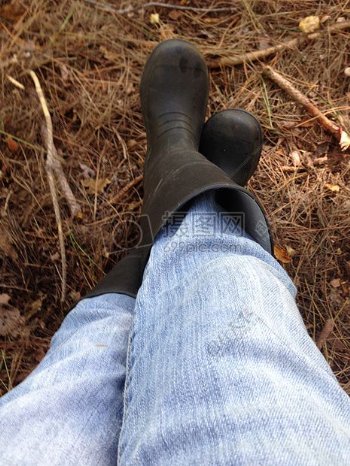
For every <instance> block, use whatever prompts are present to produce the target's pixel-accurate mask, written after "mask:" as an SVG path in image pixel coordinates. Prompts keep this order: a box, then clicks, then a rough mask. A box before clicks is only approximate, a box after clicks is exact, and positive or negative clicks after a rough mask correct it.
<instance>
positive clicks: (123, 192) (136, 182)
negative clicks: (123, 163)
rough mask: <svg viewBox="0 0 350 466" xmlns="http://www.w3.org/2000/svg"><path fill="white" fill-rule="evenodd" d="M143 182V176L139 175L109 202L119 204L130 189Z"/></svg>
mask: <svg viewBox="0 0 350 466" xmlns="http://www.w3.org/2000/svg"><path fill="white" fill-rule="evenodd" d="M142 180H143V175H139V176H137V177H136V178H134V179H133V180H131V181H130V182H129V183H128V184H127V185H126V186H124V188H122V189H121V190H120V191H119V193H117V194H116V195H115V196H114V197H112V199H111V200H110V201H109V202H110V203H111V204H118V202H120V200H121V199H122V198H123V197H124V195H125V194H126V193H127V192H128V191H129V189H131V188H133V187H134V186H136V185H137V184H139V183H140V182H141V181H142Z"/></svg>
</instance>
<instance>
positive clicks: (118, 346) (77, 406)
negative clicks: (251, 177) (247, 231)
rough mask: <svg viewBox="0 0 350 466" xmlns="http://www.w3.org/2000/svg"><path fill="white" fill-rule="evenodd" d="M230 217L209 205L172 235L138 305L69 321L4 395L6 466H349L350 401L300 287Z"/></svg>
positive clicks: (150, 268)
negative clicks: (310, 324)
mask: <svg viewBox="0 0 350 466" xmlns="http://www.w3.org/2000/svg"><path fill="white" fill-rule="evenodd" d="M219 211H220V209H219V207H218V206H217V205H216V204H215V202H214V200H213V197H212V196H210V195H209V196H207V195H206V196H201V197H200V198H199V199H197V200H196V201H195V202H194V203H193V205H192V208H191V210H190V212H189V213H188V214H187V215H186V216H185V218H184V219H181V218H178V219H177V220H176V219H174V221H173V223H172V224H170V223H169V224H168V225H167V226H166V227H165V228H164V229H163V231H162V232H161V233H160V234H159V235H158V237H157V239H156V241H155V244H154V246H153V248H152V252H151V256H150V259H149V263H148V265H147V268H146V271H145V274H144V279H143V284H142V287H141V289H140V291H139V293H138V295H137V299H136V302H135V300H133V299H132V298H128V297H126V296H122V295H117V294H110V295H103V296H100V297H98V298H91V299H86V300H83V301H81V302H80V303H79V304H78V305H77V306H76V307H75V309H73V310H72V311H71V312H70V313H69V314H68V316H67V317H66V319H65V320H64V322H63V324H62V326H61V328H60V329H59V331H58V332H57V333H56V335H55V337H54V338H53V340H52V346H51V349H50V351H49V352H48V354H47V356H46V357H45V358H44V360H43V361H42V362H41V364H40V365H39V366H38V367H37V369H36V370H35V371H34V372H33V373H32V374H31V375H30V376H29V377H28V378H27V379H26V380H25V381H24V382H23V383H22V384H20V385H19V386H18V387H16V388H15V389H14V390H12V391H11V392H10V393H9V394H7V395H5V396H4V397H3V398H2V399H0V460H1V461H0V462H1V464H10V465H12V464H14V465H17V464H18V465H46V464H47V465H97V464H102V465H105V464H106V465H109V464H116V463H117V459H118V463H119V464H120V465H169V464H171V465H192V464H198V465H212V464H215V465H236V464H237V465H253V464H254V465H255V464H261V465H277V464H278V465H334V464H337V465H347V464H349V462H350V400H349V398H348V396H347V395H346V393H345V392H344V391H343V390H342V389H341V388H340V386H339V384H338V383H337V381H336V379H335V377H334V375H333V374H332V372H331V370H330V368H329V366H328V364H327V363H326V361H325V359H324V358H323V356H322V354H321V353H320V352H319V350H318V349H317V347H316V346H315V344H314V342H313V341H312V340H311V338H310V337H309V335H308V334H307V331H306V329H305V326H304V324H303V321H302V319H301V317H300V314H299V311H298V309H297V307H296V304H295V299H294V298H295V287H294V285H293V284H292V282H291V280H290V278H289V277H288V275H287V274H286V272H285V271H284V270H283V268H282V267H281V266H280V265H279V264H278V263H277V262H276V261H275V260H274V259H273V257H272V256H270V255H269V254H268V253H266V252H265V251H264V250H263V249H262V248H261V247H260V246H259V245H258V244H256V243H255V242H254V241H253V240H251V239H250V238H249V237H247V236H246V235H244V234H242V229H241V227H240V226H239V225H238V224H237V222H232V221H231V217H230V216H228V215H225V213H220V212H219ZM241 220H244V219H241ZM237 221H240V219H239V216H238V217H237ZM179 225H180V226H179ZM242 226H243V225H242ZM125 377H126V380H125ZM118 443H119V448H118Z"/></svg>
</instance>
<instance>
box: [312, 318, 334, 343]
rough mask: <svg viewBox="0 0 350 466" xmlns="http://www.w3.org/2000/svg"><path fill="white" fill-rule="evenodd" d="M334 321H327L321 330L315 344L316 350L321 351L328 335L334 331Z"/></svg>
mask: <svg viewBox="0 0 350 466" xmlns="http://www.w3.org/2000/svg"><path fill="white" fill-rule="evenodd" d="M334 325H335V324H334V320H333V319H327V320H326V323H325V324H324V327H323V329H322V330H321V333H320V334H319V336H318V338H317V342H316V346H317V348H318V349H321V348H322V347H323V346H324V345H325V343H326V341H327V340H328V338H329V335H330V334H331V333H332V332H333V330H334Z"/></svg>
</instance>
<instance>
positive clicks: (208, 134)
mask: <svg viewBox="0 0 350 466" xmlns="http://www.w3.org/2000/svg"><path fill="white" fill-rule="evenodd" d="M262 147H263V132H262V129H261V126H260V123H259V122H258V120H257V119H256V118H255V117H254V116H253V115H252V114H251V113H249V112H246V111H245V110H241V109H238V108H235V109H229V110H223V111H222V112H219V113H216V114H215V115H213V116H212V117H211V118H209V120H208V121H207V122H206V124H205V125H204V128H203V130H202V135H201V141H200V145H199V152H200V153H201V154H203V155H205V157H206V158H207V159H208V160H210V161H211V162H213V163H215V165H217V166H218V167H220V168H221V169H222V170H223V171H224V172H225V173H226V174H227V175H228V176H229V177H230V178H231V180H233V181H234V182H235V183H237V184H239V185H240V186H245V185H246V184H247V183H248V180H249V178H250V177H251V176H252V175H253V173H254V172H255V170H256V167H257V166H258V163H259V159H260V155H261V151H262Z"/></svg>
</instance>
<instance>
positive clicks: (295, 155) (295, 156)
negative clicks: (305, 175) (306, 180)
mask: <svg viewBox="0 0 350 466" xmlns="http://www.w3.org/2000/svg"><path fill="white" fill-rule="evenodd" d="M290 158H291V159H292V164H293V166H294V167H300V165H301V156H300V152H299V151H298V150H293V151H292V152H291V153H290Z"/></svg>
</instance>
